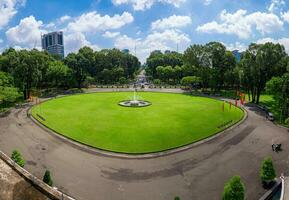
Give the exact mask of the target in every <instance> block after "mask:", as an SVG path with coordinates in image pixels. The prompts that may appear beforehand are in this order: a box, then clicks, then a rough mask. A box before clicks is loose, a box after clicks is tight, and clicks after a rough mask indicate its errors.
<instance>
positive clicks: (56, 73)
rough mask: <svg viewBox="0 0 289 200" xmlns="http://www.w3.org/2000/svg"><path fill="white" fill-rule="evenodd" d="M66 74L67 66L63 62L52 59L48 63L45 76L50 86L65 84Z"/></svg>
mask: <svg viewBox="0 0 289 200" xmlns="http://www.w3.org/2000/svg"><path fill="white" fill-rule="evenodd" d="M68 74H69V68H68V67H67V66H66V65H65V64H64V63H63V62H61V61H53V62H50V63H49V66H48V69H47V78H48V81H49V84H50V85H51V86H54V87H58V86H63V85H65V84H66V82H67V76H68Z"/></svg>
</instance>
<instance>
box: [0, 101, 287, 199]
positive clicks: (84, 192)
mask: <svg viewBox="0 0 289 200" xmlns="http://www.w3.org/2000/svg"><path fill="white" fill-rule="evenodd" d="M27 109H28V108H22V109H14V110H12V112H11V114H10V115H8V116H7V117H5V118H0V149H1V150H2V151H3V152H5V153H6V154H8V155H10V154H11V152H12V150H14V149H19V150H20V151H21V152H22V154H23V156H24V158H25V159H26V161H27V163H26V166H25V168H26V169H27V170H28V171H30V172H31V173H33V174H34V175H36V176H38V177H39V178H42V176H43V173H44V171H45V169H49V170H51V172H52V176H53V180H54V183H55V185H56V186H57V187H58V188H59V189H60V190H62V191H64V192H65V193H68V194H69V195H71V196H73V197H74V198H76V199H80V200H82V199H86V200H96V199H97V200H111V199H117V200H128V199H132V200H135V199H137V200H147V199H155V200H170V199H171V200H173V199H174V197H175V196H179V197H181V199H182V200H192V199H194V200H199V199H200V200H215V199H216V200H217V199H220V197H221V193H222V191H223V186H224V183H225V182H226V181H227V180H228V179H229V178H230V177H232V176H233V175H236V174H238V175H240V176H241V178H242V180H243V181H244V182H245V186H246V195H247V199H249V200H251V199H258V198H259V197H260V196H262V194H263V193H264V192H265V190H263V189H262V187H261V183H260V179H259V169H260V165H261V161H262V159H263V158H264V157H266V156H272V157H273V160H274V164H275V167H276V169H277V174H279V175H280V174H281V173H285V175H289V170H288V169H289V168H288V161H289V157H288V155H289V154H288V152H289V145H288V144H289V132H287V130H285V129H283V128H279V127H277V126H275V125H274V124H273V123H271V122H269V121H266V119H265V118H264V116H262V113H261V112H259V111H258V109H257V108H254V107H251V108H250V107H246V109H247V110H248V119H247V120H246V121H245V122H244V123H243V124H241V125H240V126H239V127H237V128H235V129H234V130H231V131H229V132H228V133H226V134H224V135H222V136H220V137H217V138H215V139H213V140H211V141H208V142H206V143H205V144H201V145H198V146H196V147H193V148H191V149H189V150H186V151H183V152H179V153H175V154H172V155H167V156H163V157H158V158H150V159H120V158H112V157H107V156H102V155H96V154H93V153H88V152H85V151H82V150H80V149H77V148H75V147H74V146H72V145H70V144H68V143H64V142H62V141H61V140H59V139H58V138H57V137H55V136H53V135H51V134H50V133H48V132H46V131H45V130H43V129H42V128H40V127H39V126H38V125H36V124H34V123H33V122H32V121H31V119H29V118H27V115H26V112H27ZM76 117H77V116H76ZM272 142H281V143H282V145H283V151H282V152H279V153H274V152H272V150H271V144H272Z"/></svg>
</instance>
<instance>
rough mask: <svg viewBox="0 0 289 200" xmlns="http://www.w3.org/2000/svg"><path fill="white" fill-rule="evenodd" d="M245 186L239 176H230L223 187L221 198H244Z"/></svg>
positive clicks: (239, 199) (241, 199)
mask: <svg viewBox="0 0 289 200" xmlns="http://www.w3.org/2000/svg"><path fill="white" fill-rule="evenodd" d="M244 199H245V186H244V184H243V183H242V181H241V178H240V176H234V177H232V178H231V179H230V180H229V181H228V182H227V183H226V184H225V187H224V192H223V194H222V200H244Z"/></svg>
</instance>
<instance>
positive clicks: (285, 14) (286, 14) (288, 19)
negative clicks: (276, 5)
mask: <svg viewBox="0 0 289 200" xmlns="http://www.w3.org/2000/svg"><path fill="white" fill-rule="evenodd" d="M281 17H282V19H283V20H284V21H285V22H287V23H289V11H287V12H283V13H281Z"/></svg>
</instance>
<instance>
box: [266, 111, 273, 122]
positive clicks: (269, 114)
mask: <svg viewBox="0 0 289 200" xmlns="http://www.w3.org/2000/svg"><path fill="white" fill-rule="evenodd" d="M266 118H267V119H268V120H270V121H274V115H273V113H270V112H269V113H268V114H267V115H266Z"/></svg>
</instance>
